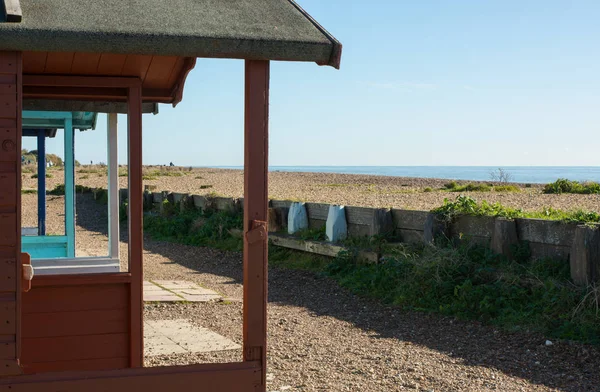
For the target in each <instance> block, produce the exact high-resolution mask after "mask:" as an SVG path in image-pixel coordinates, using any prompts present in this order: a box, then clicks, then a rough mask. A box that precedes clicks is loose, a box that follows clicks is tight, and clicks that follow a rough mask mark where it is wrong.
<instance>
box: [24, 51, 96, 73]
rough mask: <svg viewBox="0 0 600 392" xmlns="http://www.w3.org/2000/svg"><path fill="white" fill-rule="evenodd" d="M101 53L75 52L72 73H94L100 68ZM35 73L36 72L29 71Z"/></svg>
mask: <svg viewBox="0 0 600 392" xmlns="http://www.w3.org/2000/svg"><path fill="white" fill-rule="evenodd" d="M100 56H102V55H101V54H100V53H75V56H73V64H72V65H71V73H72V74H74V75H94V74H96V71H97V70H98V63H99V62H100ZM28 73H35V72H28Z"/></svg>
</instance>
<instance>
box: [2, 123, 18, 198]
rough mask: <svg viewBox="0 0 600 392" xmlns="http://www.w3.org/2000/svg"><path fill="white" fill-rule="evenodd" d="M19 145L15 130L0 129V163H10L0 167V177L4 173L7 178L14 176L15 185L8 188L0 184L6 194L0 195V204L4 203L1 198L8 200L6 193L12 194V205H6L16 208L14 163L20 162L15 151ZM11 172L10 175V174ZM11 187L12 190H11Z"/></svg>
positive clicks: (9, 128)
mask: <svg viewBox="0 0 600 392" xmlns="http://www.w3.org/2000/svg"><path fill="white" fill-rule="evenodd" d="M19 144H20V142H19V140H18V139H17V129H16V128H14V127H0V149H2V153H1V154H0V161H3V162H11V163H12V164H11V165H7V166H5V167H0V173H2V174H0V176H2V175H4V173H7V172H8V173H9V174H6V175H7V176H11V175H12V176H14V181H15V183H14V184H13V185H12V186H10V187H8V185H3V184H0V189H3V190H4V191H5V192H6V193H7V194H3V195H0V204H2V203H4V201H2V198H9V196H8V193H12V194H13V195H14V202H12V203H8V204H12V205H15V206H16V203H17V200H16V195H17V189H16V181H17V174H16V170H15V167H16V165H15V162H17V160H20V151H19V150H17V146H18V145H19ZM11 172H12V174H10V173H11ZM5 181H9V182H10V180H8V179H5ZM11 187H12V190H11Z"/></svg>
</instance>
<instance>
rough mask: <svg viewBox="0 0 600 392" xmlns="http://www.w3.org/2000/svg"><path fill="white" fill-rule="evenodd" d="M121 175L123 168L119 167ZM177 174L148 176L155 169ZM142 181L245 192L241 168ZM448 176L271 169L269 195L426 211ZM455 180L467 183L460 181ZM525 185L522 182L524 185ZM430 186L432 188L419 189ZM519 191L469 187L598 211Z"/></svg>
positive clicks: (575, 199)
mask: <svg viewBox="0 0 600 392" xmlns="http://www.w3.org/2000/svg"><path fill="white" fill-rule="evenodd" d="M121 170H122V171H123V174H125V172H126V168H125V167H123V168H121ZM161 170H162V172H163V173H167V174H174V173H176V174H178V175H179V176H167V175H152V174H153V173H156V172H157V171H159V172H160V171H161ZM105 172H106V169H105V168H100V167H97V166H93V167H90V166H81V167H79V168H78V169H77V174H76V183H77V184H81V185H85V186H89V187H104V188H106V186H107V185H106V184H107V177H106V174H105ZM50 173H51V175H52V178H48V179H47V183H48V185H47V188H48V189H52V188H54V186H56V184H59V183H62V182H63V179H62V173H61V171H60V170H58V169H53V170H50ZM144 173H145V174H146V176H147V177H146V178H147V179H146V180H144V184H146V185H154V186H156V189H157V191H171V192H181V193H191V194H198V195H202V194H215V195H222V196H231V197H242V196H243V172H242V171H241V170H226V169H193V170H191V171H190V170H189V169H186V168H172V169H171V168H160V167H145V168H144ZM31 175H32V174H31V173H24V175H23V188H25V189H35V188H36V187H37V183H36V181H37V180H35V179H32V178H31ZM119 181H120V186H121V187H123V188H126V187H127V177H119ZM447 182H448V180H435V179H423V178H402V177H384V176H368V175H350V174H329V173H284V172H271V173H270V174H269V196H270V197H271V198H273V199H292V200H302V201H312V202H323V203H332V204H342V205H354V206H372V207H396V208H405V209H413V210H430V209H432V208H435V207H438V206H440V205H441V204H442V203H443V201H444V198H450V199H454V198H455V197H456V196H457V195H458V194H457V193H450V192H447V191H441V190H439V188H442V187H443V185H444V184H445V183H447ZM459 183H465V182H464V181H463V182H459ZM523 185H524V184H523ZM426 187H431V188H432V189H433V190H434V191H433V192H423V189H424V188H426ZM521 189H522V190H521V192H518V193H509V192H470V193H469V192H467V193H466V194H468V195H470V196H472V197H474V198H475V199H477V200H479V201H481V200H487V201H488V202H492V203H494V202H499V203H502V204H503V205H505V206H509V207H514V208H522V209H523V210H526V211H538V210H541V209H542V208H543V207H553V208H556V209H561V210H566V211H569V210H576V209H585V210H590V211H600V195H544V194H542V193H541V186H538V185H534V186H532V187H531V188H525V187H524V186H523V187H522V188H521Z"/></svg>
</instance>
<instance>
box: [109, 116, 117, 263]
mask: <svg viewBox="0 0 600 392" xmlns="http://www.w3.org/2000/svg"><path fill="white" fill-rule="evenodd" d="M107 117H108V119H107V120H108V121H107V122H108V123H107V127H106V129H107V132H106V138H107V143H106V145H107V146H108V241H109V245H108V246H109V249H108V255H109V257H110V258H111V259H118V258H119V161H118V139H117V137H118V135H117V125H118V122H117V113H109V114H108V116H107Z"/></svg>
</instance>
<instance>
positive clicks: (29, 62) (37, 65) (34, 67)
mask: <svg viewBox="0 0 600 392" xmlns="http://www.w3.org/2000/svg"><path fill="white" fill-rule="evenodd" d="M47 58H48V52H23V73H26V74H40V73H43V72H44V69H45V68H46V60H47Z"/></svg>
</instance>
